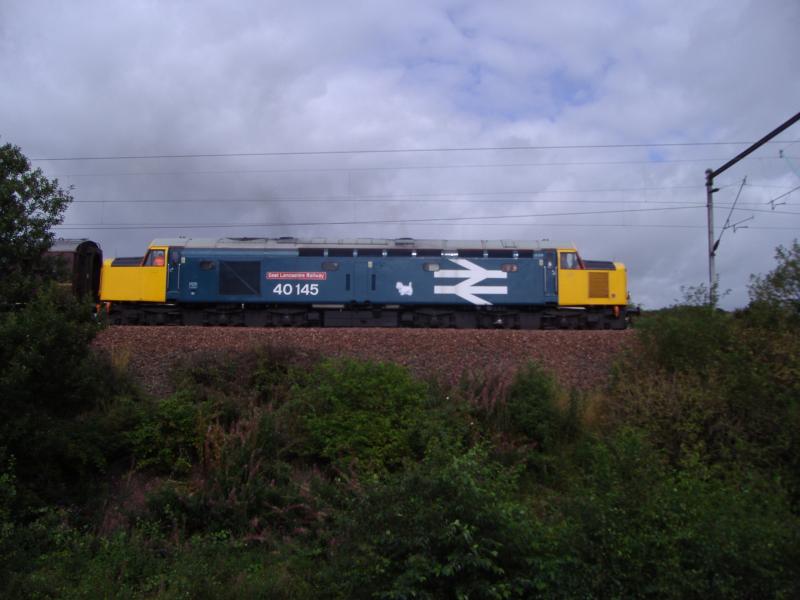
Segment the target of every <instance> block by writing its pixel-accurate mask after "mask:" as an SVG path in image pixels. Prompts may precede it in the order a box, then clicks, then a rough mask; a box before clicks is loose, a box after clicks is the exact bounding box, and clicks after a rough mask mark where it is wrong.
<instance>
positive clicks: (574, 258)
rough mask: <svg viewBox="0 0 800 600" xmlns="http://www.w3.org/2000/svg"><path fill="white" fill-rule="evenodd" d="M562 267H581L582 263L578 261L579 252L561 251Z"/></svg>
mask: <svg viewBox="0 0 800 600" xmlns="http://www.w3.org/2000/svg"><path fill="white" fill-rule="evenodd" d="M561 268H562V269H580V268H581V265H580V262H579V261H578V253H577V252H562V253H561Z"/></svg>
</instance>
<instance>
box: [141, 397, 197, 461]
mask: <svg viewBox="0 0 800 600" xmlns="http://www.w3.org/2000/svg"><path fill="white" fill-rule="evenodd" d="M148 408H149V410H147V411H146V412H145V413H144V415H143V418H142V419H141V420H140V421H139V422H138V423H137V425H136V426H135V428H134V429H132V430H130V431H129V432H127V434H126V438H127V441H128V443H129V444H130V446H131V449H132V451H133V456H134V459H135V461H136V466H137V468H139V469H151V470H153V471H155V472H156V473H163V474H172V475H185V474H187V473H188V472H189V470H190V469H191V467H192V465H193V464H194V463H196V462H197V459H198V456H199V455H200V449H201V447H202V443H203V437H204V434H205V428H206V427H207V424H208V422H209V418H208V412H209V407H208V406H207V404H205V403H201V404H198V403H196V402H195V400H194V398H192V397H191V396H190V394H187V393H185V392H178V393H176V394H174V395H172V396H169V397H167V398H164V399H163V400H160V401H156V402H152V403H150V406H149V407H148Z"/></svg>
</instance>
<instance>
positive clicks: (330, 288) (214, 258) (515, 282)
mask: <svg viewBox="0 0 800 600" xmlns="http://www.w3.org/2000/svg"><path fill="white" fill-rule="evenodd" d="M100 299H101V301H102V302H103V303H104V304H105V306H106V311H107V312H108V314H109V317H110V318H111V320H112V322H114V323H146V324H160V323H179V324H202V325H215V324H218V325H251V326H270V325H295V326H303V325H312V326H313V325H321V326H329V327H330V326H334V327H338V326H375V327H393V326H420V327H508V328H524V329H534V328H540V327H591V328H614V329H622V328H624V327H625V326H626V323H627V318H626V302H627V291H626V272H625V268H624V265H622V264H621V263H612V262H608V261H583V260H582V259H581V258H580V257H579V255H578V252H577V250H576V249H575V248H574V247H573V246H571V245H547V246H541V245H540V244H539V243H538V242H521V241H509V240H503V241H486V240H472V241H463V240H462V241H458V240H412V239H409V238H400V239H396V240H375V239H363V238H362V239H354V240H324V239H309V240H297V239H295V238H277V239H266V238H257V239H253V238H227V239H222V240H196V239H186V238H175V239H166V240H155V241H153V243H152V244H150V247H149V249H148V251H147V254H146V255H145V256H144V257H142V258H135V259H125V258H117V259H109V260H107V261H106V262H105V263H104V266H103V270H102V277H101V290H100Z"/></svg>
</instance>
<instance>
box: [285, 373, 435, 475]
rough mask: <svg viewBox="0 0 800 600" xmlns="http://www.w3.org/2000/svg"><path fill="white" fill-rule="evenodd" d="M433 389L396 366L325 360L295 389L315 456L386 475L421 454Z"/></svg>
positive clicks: (294, 402)
mask: <svg viewBox="0 0 800 600" xmlns="http://www.w3.org/2000/svg"><path fill="white" fill-rule="evenodd" d="M427 396H428V389H427V387H426V386H425V384H424V383H422V382H420V381H417V380H415V379H413V378H412V377H411V376H410V375H409V373H408V371H406V370H405V369H404V368H402V367H400V366H398V365H394V364H381V363H371V362H357V361H354V360H341V361H333V360H326V361H324V362H322V363H321V364H320V365H319V366H318V367H317V368H315V369H314V370H313V371H311V372H310V373H309V374H308V376H307V377H306V378H305V379H304V380H303V381H302V384H300V385H296V386H295V387H294V389H293V390H292V406H291V407H290V411H292V412H294V414H297V415H299V418H300V420H301V423H302V427H303V429H304V430H305V434H306V435H307V443H308V449H309V450H311V453H312V454H311V457H312V458H314V457H317V458H321V459H324V460H326V461H330V462H331V463H332V464H334V465H335V466H337V467H339V468H344V469H349V468H351V467H352V468H356V469H361V470H363V471H365V472H383V471H385V470H393V469H397V468H399V467H400V466H401V465H402V463H403V461H404V460H406V459H409V458H413V457H417V456H420V455H421V451H422V448H421V440H420V439H419V435H418V434H419V431H420V424H421V422H422V419H424V412H423V411H424V409H425V406H426V401H427Z"/></svg>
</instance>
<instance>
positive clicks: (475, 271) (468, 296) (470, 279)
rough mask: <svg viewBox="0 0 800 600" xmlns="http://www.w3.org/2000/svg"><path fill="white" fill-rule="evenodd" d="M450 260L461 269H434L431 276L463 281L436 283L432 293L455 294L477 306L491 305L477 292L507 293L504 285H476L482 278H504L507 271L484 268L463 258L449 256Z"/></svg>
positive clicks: (506, 287)
mask: <svg viewBox="0 0 800 600" xmlns="http://www.w3.org/2000/svg"><path fill="white" fill-rule="evenodd" d="M450 262H454V263H456V264H457V265H458V266H459V267H463V269H450V270H443V271H436V272H435V273H434V274H433V276H434V278H436V279H442V278H445V279H463V280H464V281H462V282H460V283H457V284H456V285H436V286H434V287H433V293H434V294H455V295H456V296H458V297H459V298H462V299H464V300H466V301H467V302H470V303H471V304H475V305H479V306H487V305H488V306H491V304H492V303H491V302H489V301H488V300H484V299H483V298H479V297H478V295H479V294H498V295H503V296H505V295H506V294H508V286H505V285H477V284H478V283H480V282H482V281H483V280H484V279H506V278H507V276H508V273H505V272H503V271H494V270H489V269H484V268H483V267H481V266H479V265H476V264H475V263H473V262H470V261H468V260H465V259H463V258H451V259H450Z"/></svg>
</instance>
